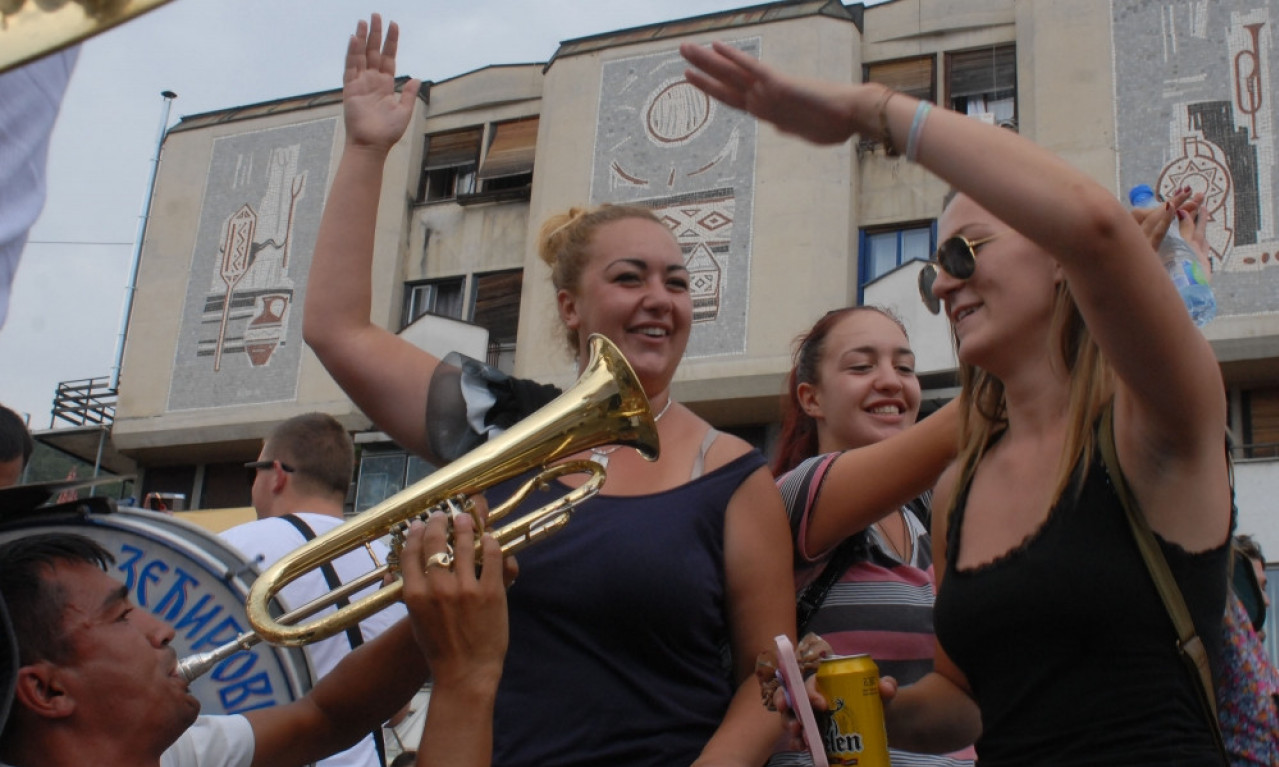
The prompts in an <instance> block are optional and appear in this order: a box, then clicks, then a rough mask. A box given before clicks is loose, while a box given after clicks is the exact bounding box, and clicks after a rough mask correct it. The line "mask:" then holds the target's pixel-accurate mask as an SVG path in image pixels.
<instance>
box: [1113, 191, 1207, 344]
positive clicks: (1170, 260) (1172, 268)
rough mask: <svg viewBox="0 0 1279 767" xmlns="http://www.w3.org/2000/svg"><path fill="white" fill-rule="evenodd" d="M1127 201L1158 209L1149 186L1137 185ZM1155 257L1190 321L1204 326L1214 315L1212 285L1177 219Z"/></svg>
mask: <svg viewBox="0 0 1279 767" xmlns="http://www.w3.org/2000/svg"><path fill="white" fill-rule="evenodd" d="M1128 202H1130V203H1132V206H1133V207H1134V208H1158V207H1159V201H1158V200H1156V199H1155V192H1154V190H1153V189H1151V188H1150V185H1149V184H1139V185H1137V186H1134V187H1133V188H1132V190H1130V191H1129V192H1128ZM1159 257H1160V258H1161V259H1163V262H1164V268H1165V269H1167V270H1168V275H1169V276H1170V277H1172V284H1173V285H1176V286H1177V292H1179V293H1181V300H1182V301H1184V302H1185V303H1186V308H1187V309H1189V310H1190V318H1191V319H1192V320H1194V321H1195V324H1196V325H1198V326H1199V327H1203V326H1204V325H1207V324H1208V323H1209V322H1210V321H1212V318H1213V317H1216V316H1217V298H1216V296H1214V295H1213V293H1212V286H1211V285H1209V284H1208V278H1207V276H1205V275H1204V272H1203V267H1202V266H1200V265H1199V256H1198V255H1197V254H1196V253H1195V250H1194V248H1192V247H1190V245H1189V243H1187V242H1186V240H1185V239H1184V238H1182V236H1181V228H1180V227H1179V226H1178V222H1177V219H1175V218H1174V219H1173V221H1172V224H1170V225H1169V226H1168V233H1167V234H1166V235H1164V239H1163V242H1161V243H1160V244H1159Z"/></svg>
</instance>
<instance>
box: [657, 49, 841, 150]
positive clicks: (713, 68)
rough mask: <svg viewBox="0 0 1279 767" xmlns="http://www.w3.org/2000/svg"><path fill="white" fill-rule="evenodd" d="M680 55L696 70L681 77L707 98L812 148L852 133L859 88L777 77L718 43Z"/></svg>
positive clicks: (765, 66)
mask: <svg viewBox="0 0 1279 767" xmlns="http://www.w3.org/2000/svg"><path fill="white" fill-rule="evenodd" d="M679 52H680V55H682V56H683V57H684V59H685V60H687V61H688V63H690V64H692V65H693V66H694V67H696V69H689V70H686V71H685V73H684V76H685V77H686V78H687V79H688V81H689V82H690V83H691V84H693V85H694V86H695V87H697V88H698V89H699V90H701V91H703V92H704V93H706V94H707V95H708V96H710V97H711V98H714V99H717V100H719V101H722V102H724V103H725V104H727V105H729V106H731V107H735V108H737V109H742V110H745V111H746V112H749V113H750V114H753V115H755V116H756V117H758V118H759V119H761V120H766V121H767V122H770V123H772V124H773V125H775V126H777V129H778V130H780V131H782V132H783V133H791V134H794V135H796V136H799V137H801V138H805V139H808V140H809V141H812V142H813V143H816V144H839V143H842V142H844V141H847V140H848V139H849V138H850V137H851V136H852V135H853V134H854V133H855V132H856V125H855V122H854V117H855V114H854V109H855V108H854V106H853V101H854V99H853V96H854V94H855V93H856V92H857V89H858V88H861V87H864V86H860V85H845V84H839V83H831V82H824V81H820V80H806V79H800V78H795V77H788V76H786V75H783V74H781V73H779V72H777V71H775V70H773V69H772V68H771V67H769V66H767V65H765V64H763V63H762V62H760V61H759V60H758V59H756V58H754V57H753V56H750V55H749V54H746V53H743V52H742V51H739V50H738V49H736V48H734V47H732V46H730V45H726V44H724V43H721V42H714V43H711V45H710V47H706V46H702V45H693V44H692V43H684V44H683V45H681V46H680V48H679Z"/></svg>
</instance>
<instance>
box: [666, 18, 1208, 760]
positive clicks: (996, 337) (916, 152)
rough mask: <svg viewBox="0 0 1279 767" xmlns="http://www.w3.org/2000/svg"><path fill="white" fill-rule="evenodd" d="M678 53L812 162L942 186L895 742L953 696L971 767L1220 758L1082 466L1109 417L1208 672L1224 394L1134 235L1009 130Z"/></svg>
mask: <svg viewBox="0 0 1279 767" xmlns="http://www.w3.org/2000/svg"><path fill="white" fill-rule="evenodd" d="M681 51H682V52H683V54H684V56H685V57H686V58H687V59H688V61H689V62H690V63H692V64H693V65H694V66H695V67H696V69H695V70H690V71H689V72H688V75H687V76H688V78H689V81H690V82H691V83H692V84H694V85H695V86H697V87H699V88H701V89H702V90H703V91H705V92H706V93H708V94H709V95H711V96H712V97H714V98H717V99H719V100H720V101H723V102H725V103H726V104H728V105H729V106H733V107H737V108H740V109H745V110H747V111H749V112H751V113H752V114H754V115H756V116H758V117H760V118H762V119H765V120H768V121H769V122H772V123H774V124H775V125H777V127H778V128H779V129H781V130H782V131H784V132H789V133H794V134H796V135H798V136H801V137H803V138H806V139H808V140H810V141H813V142H816V143H822V144H834V143H840V142H843V141H846V140H848V139H849V138H850V137H851V136H853V135H855V134H860V135H864V136H870V137H872V138H876V139H878V140H879V141H881V142H882V143H883V145H884V146H885V147H886V148H887V149H889V150H891V152H895V151H897V150H898V149H901V150H903V154H904V155H905V156H906V158H907V159H908V160H910V161H914V162H918V163H919V164H921V165H923V166H924V167H926V168H927V169H928V170H930V171H932V172H933V173H934V174H936V175H937V176H939V177H941V178H942V179H943V180H945V181H947V182H949V183H950V184H951V185H952V186H953V187H955V188H956V189H957V190H958V194H957V196H956V197H955V198H954V199H953V200H952V201H951V202H950V203H949V204H948V205H947V206H946V208H945V210H944V212H943V213H942V216H941V218H940V219H939V221H938V234H939V237H940V238H941V240H942V242H943V245H942V247H941V248H940V251H939V255H938V264H939V266H940V267H941V271H939V272H938V273H937V276H936V282H935V283H934V284H933V285H932V293H933V294H934V295H935V296H936V297H937V298H938V299H939V301H940V302H941V305H942V306H944V307H945V309H946V313H947V316H948V317H949V318H950V321H951V323H952V329H953V333H954V337H955V340H956V343H957V345H958V355H959V362H960V377H961V382H962V393H961V395H960V402H961V420H962V427H961V444H960V452H959V457H958V460H957V461H956V462H955V463H954V464H953V465H952V466H951V467H950V468H949V469H947V470H946V472H945V473H944V474H943V475H942V477H941V479H940V480H939V482H938V486H937V491H936V495H935V496H934V501H935V505H934V514H935V517H934V527H933V530H934V532H933V545H934V548H935V550H936V555H935V557H934V562H935V564H936V566H937V568H938V569H937V573H938V581H939V585H938V596H937V603H936V609H935V625H936V631H937V637H938V644H939V647H938V653H937V657H936V662H935V671H934V672H933V673H932V674H930V675H928V676H927V677H925V679H923V680H921V681H920V682H918V683H916V684H915V685H910V686H908V687H904V688H901V689H900V690H896V691H894V690H893V689H892V685H884V686H883V688H882V690H881V691H882V692H884V693H885V696H886V697H889V698H890V701H889V703H888V711H887V716H888V726H889V740H890V741H891V742H892V743H893V744H894V745H896V746H900V747H905V748H911V747H912V745H913V744H915V743H917V742H918V739H919V738H920V737H921V735H922V734H924V733H927V732H929V731H931V730H934V729H935V728H938V727H940V726H944V725H945V723H946V722H947V721H949V720H950V718H951V717H953V716H954V707H953V706H952V705H949V704H950V703H953V700H948V699H953V698H954V697H956V696H972V698H973V699H974V700H975V701H976V702H977V704H978V706H979V708H980V710H981V718H982V727H983V731H982V736H981V738H980V739H979V740H978V742H977V754H978V757H979V759H980V760H981V761H980V763H981V764H983V765H1014V764H1015V765H1025V764H1035V765H1049V764H1051V765H1083V764H1089V765H1095V764H1123V765H1160V766H1161V767H1166V766H1167V765H1203V764H1213V763H1220V761H1221V759H1220V756H1219V754H1218V751H1217V749H1216V746H1215V743H1214V738H1213V734H1212V729H1211V727H1210V720H1209V718H1208V717H1207V716H1205V714H1204V710H1203V709H1202V707H1201V703H1200V699H1199V698H1198V691H1197V686H1196V682H1197V680H1195V679H1194V678H1193V677H1192V675H1191V673H1190V672H1188V671H1187V669H1186V667H1185V666H1184V665H1183V661H1182V659H1181V658H1180V657H1179V653H1178V650H1177V647H1176V642H1175V640H1176V634H1175V633H1174V631H1173V628H1172V624H1171V622H1170V620H1169V619H1168V617H1167V614H1166V611H1165V608H1164V606H1163V603H1162V601H1161V600H1160V597H1159V595H1158V593H1157V592H1156V590H1155V587H1154V585H1153V582H1152V580H1151V578H1150V576H1149V575H1148V573H1147V570H1146V567H1145V565H1144V563H1143V561H1142V559H1141V557H1140V556H1139V554H1138V552H1137V549H1136V547H1135V546H1134V545H1133V535H1132V533H1131V531H1130V529H1129V527H1128V524H1127V521H1126V519H1125V515H1124V512H1123V509H1122V507H1121V504H1120V502H1119V500H1118V497H1117V495H1116V493H1115V490H1114V489H1113V486H1112V484H1111V478H1110V477H1109V476H1108V475H1107V472H1106V470H1105V468H1104V466H1103V464H1102V462H1101V461H1100V459H1099V458H1098V455H1099V451H1098V449H1097V446H1098V438H1099V431H1100V429H1099V426H1098V425H1099V423H1100V422H1101V420H1102V416H1103V414H1104V413H1106V412H1107V411H1110V412H1112V413H1113V426H1114V429H1113V434H1114V439H1115V442H1116V443H1117V452H1118V464H1119V467H1120V468H1121V470H1122V472H1123V475H1124V477H1125V478H1126V480H1127V482H1128V484H1129V485H1130V487H1131V488H1132V490H1133V492H1134V494H1135V497H1136V500H1137V503H1138V505H1139V506H1140V508H1141V509H1142V511H1143V513H1144V515H1145V517H1146V518H1147V519H1148V520H1149V522H1150V526H1151V527H1152V528H1153V530H1154V532H1155V534H1156V535H1157V537H1158V539H1159V544H1160V548H1161V549H1162V551H1163V554H1164V556H1165V557H1166V558H1167V560H1168V562H1169V565H1170V568H1171V570H1172V572H1173V574H1174V576H1175V578H1176V580H1177V584H1178V585H1179V586H1180V589H1181V591H1182V593H1183V595H1184V597H1185V600H1186V602H1187V604H1188V606H1189V610H1190V612H1191V615H1192V616H1193V619H1194V622H1195V625H1196V627H1197V629H1198V634H1199V637H1200V638H1201V639H1202V640H1203V641H1204V642H1205V643H1206V644H1208V645H1209V650H1210V652H1209V655H1210V657H1215V655H1216V652H1215V651H1216V649H1217V648H1216V646H1215V645H1216V644H1218V643H1219V638H1220V625H1221V619H1222V612H1223V607H1224V599H1225V585H1226V562H1227V555H1228V551H1229V547H1228V545H1227V544H1228V541H1229V533H1230V528H1231V524H1232V519H1231V495H1230V483H1229V477H1228V467H1227V461H1226V455H1225V451H1224V449H1223V444H1224V436H1225V428H1226V398H1225V392H1224V389H1223V385H1222V381H1221V376H1220V372H1219V370H1218V368H1217V365H1216V361H1215V358H1214V357H1213V353H1212V349H1211V347H1210V346H1209V345H1208V342H1207V340H1206V339H1205V338H1204V337H1203V336H1202V335H1201V334H1200V333H1199V332H1198V331H1197V330H1196V329H1195V327H1194V325H1193V323H1192V322H1191V320H1190V316H1189V314H1188V313H1187V312H1186V309H1185V307H1184V306H1183V305H1182V303H1181V300H1180V298H1179V297H1178V295H1177V291H1176V289H1175V288H1174V287H1173V286H1172V284H1171V282H1170V281H1169V279H1168V277H1167V274H1166V273H1165V272H1164V271H1163V268H1162V266H1161V264H1160V263H1159V259H1158V257H1157V256H1156V255H1155V252H1154V250H1153V249H1152V248H1151V246H1150V243H1149V241H1148V240H1147V238H1146V236H1145V235H1144V233H1143V231H1142V229H1141V227H1140V226H1139V225H1138V224H1137V223H1136V222H1135V221H1134V220H1133V217H1132V216H1131V215H1130V214H1129V212H1128V211H1127V210H1126V209H1125V207H1124V206H1123V205H1122V204H1120V202H1119V201H1118V200H1117V199H1116V198H1115V196H1114V195H1113V194H1112V193H1110V192H1109V191H1107V190H1106V189H1104V188H1103V187H1101V186H1100V185H1098V184H1097V183H1095V182H1094V181H1092V179H1090V178H1089V177H1088V176H1086V175H1085V174H1083V173H1081V172H1079V171H1077V170H1075V169H1074V168H1072V167H1071V166H1069V165H1068V164H1066V163H1065V162H1063V161H1062V160H1060V159H1059V158H1057V157H1056V156H1054V155H1053V154H1052V153H1050V152H1048V151H1046V150H1044V149H1042V148H1040V147H1038V146H1036V145H1035V144H1033V143H1031V142H1030V141H1028V140H1026V139H1025V138H1023V137H1021V136H1019V135H1017V134H1015V133H1013V132H1011V131H1008V130H1005V129H1002V128H996V127H993V126H988V125H985V124H983V123H981V122H980V121H977V120H973V119H970V118H968V117H965V116H964V115H959V114H956V113H954V112H951V111H948V110H945V109H940V108H934V107H931V106H930V105H927V104H925V103H922V102H918V101H916V100H915V99H913V98H910V97H908V96H906V95H903V94H900V93H894V92H893V91H891V90H889V89H887V88H885V87H884V86H882V85H878V84H873V83H865V84H852V85H850V84H842V83H827V82H816V81H808V80H798V79H793V78H790V77H786V76H784V75H781V74H778V73H777V72H775V71H774V70H772V69H771V68H769V67H767V66H765V65H763V64H761V63H760V62H758V61H756V60H755V59H753V58H751V57H749V56H747V55H745V54H742V53H740V52H739V51H736V50H735V49H733V48H730V47H728V46H725V45H722V44H718V43H717V44H715V45H714V46H713V47H710V48H703V47H698V46H691V45H685V46H683V47H682V48H681ZM991 158H999V161H998V162H992V161H991ZM1162 215H1163V217H1164V220H1165V222H1169V221H1171V220H1172V215H1173V211H1172V208H1171V203H1170V204H1169V207H1167V208H1166V209H1165V210H1164V211H1163V214H1162ZM894 692H896V695H895V696H894V695H893V693H894Z"/></svg>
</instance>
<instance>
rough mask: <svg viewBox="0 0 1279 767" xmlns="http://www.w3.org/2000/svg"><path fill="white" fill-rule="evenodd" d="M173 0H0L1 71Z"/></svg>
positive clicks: (76, 41) (71, 43)
mask: <svg viewBox="0 0 1279 767" xmlns="http://www.w3.org/2000/svg"><path fill="white" fill-rule="evenodd" d="M168 2H171V0H0V72H4V71H6V70H9V69H12V68H13V67H16V66H19V65H21V64H25V63H27V62H28V61H31V60H32V59H35V58H39V57H40V56H43V55H45V54H46V53H53V52H54V51H56V50H59V49H61V48H65V47H67V46H68V45H73V44H75V43H78V42H80V41H81V40H84V39H86V38H89V37H92V36H94V35H96V34H98V33H99V32H105V31H106V30H108V29H110V28H112V27H114V26H116V25H118V24H122V23H124V22H126V21H128V20H129V19H132V18H133V17H135V16H138V15H140V14H143V13H146V12H147V11H149V10H152V9H154V8H158V7H160V6H161V5H164V4H165V3H168Z"/></svg>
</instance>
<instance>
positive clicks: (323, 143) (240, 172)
mask: <svg viewBox="0 0 1279 767" xmlns="http://www.w3.org/2000/svg"><path fill="white" fill-rule="evenodd" d="M336 125H337V122H336V120H318V121H314V122H309V123H302V124H299V125H290V126H287V127H283V128H275V129H272V130H266V131H259V132H255V133H245V134H241V135H238V136H229V137H226V138H221V139H218V140H216V141H214V143H213V155H212V159H211V160H210V163H209V173H208V177H207V178H206V181H205V192H204V200H203V205H202V208H201V211H200V223H199V229H198V231H197V233H196V241H195V253H194V257H193V258H192V265H191V277H190V281H189V282H188V284H187V293H186V301H185V303H184V305H183V314H182V327H181V330H180V332H179V337H178V346H177V353H176V355H175V359H174V361H173V379H172V383H171V384H170V387H169V410H187V409H193V408H208V407H225V406H233V405H245V404H256V403H262V402H279V401H285V400H291V399H294V398H295V397H296V396H297V385H298V375H299V365H300V360H301V356H302V322H301V314H300V313H299V311H300V309H301V306H302V299H303V297H304V293H303V288H304V286H305V284H306V280H305V277H306V274H307V271H308V270H309V269H310V266H311V253H312V251H313V250H314V248H315V236H316V231H317V229H318V228H319V223H320V213H321V211H322V209H323V207H324V189H325V181H326V179H327V178H328V174H329V157H330V154H331V152H332V147H333V136H334V131H335V128H336Z"/></svg>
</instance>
